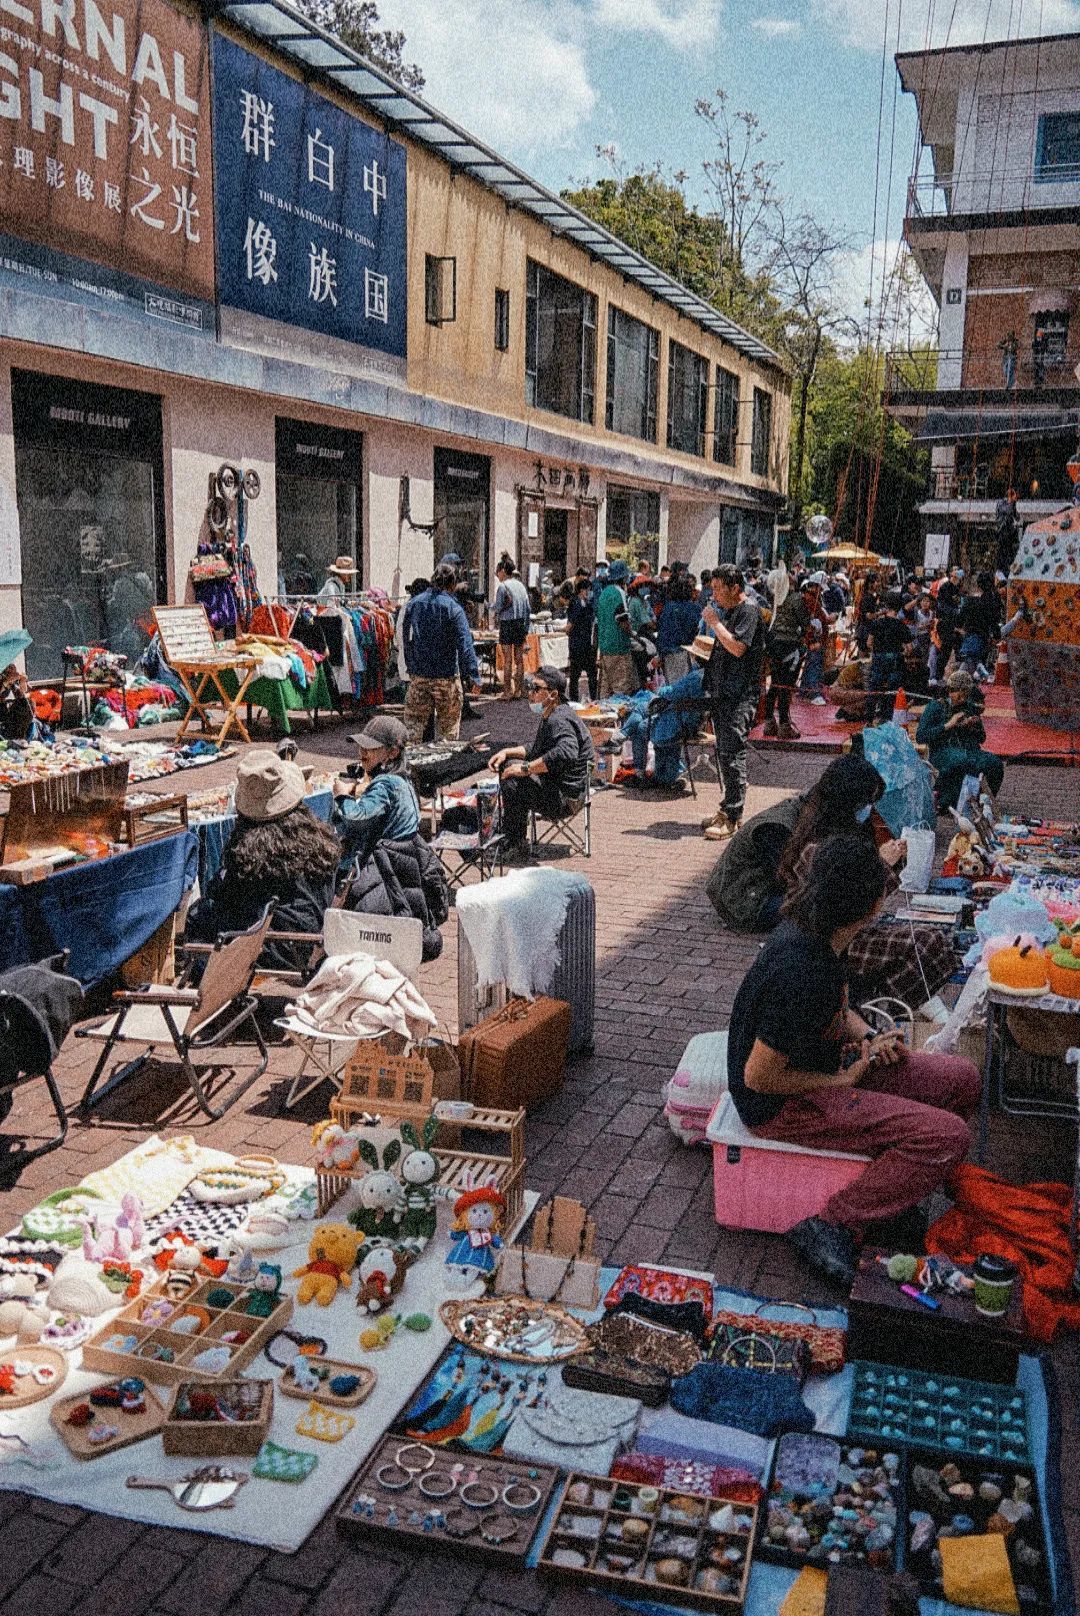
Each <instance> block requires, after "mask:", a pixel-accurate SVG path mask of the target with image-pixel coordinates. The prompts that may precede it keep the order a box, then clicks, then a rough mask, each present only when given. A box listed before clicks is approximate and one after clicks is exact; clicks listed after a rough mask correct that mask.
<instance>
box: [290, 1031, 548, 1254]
mask: <svg viewBox="0 0 1080 1616" xmlns="http://www.w3.org/2000/svg"><path fill="white" fill-rule="evenodd" d="M424 1064H425V1065H426V1064H427V1063H426V1062H425V1063H424ZM428 1070H429V1073H430V1067H429V1068H428ZM375 1103H376V1105H378V1102H377V1101H376V1102H375ZM369 1110H370V1106H369V1104H367V1103H361V1102H360V1101H359V1100H357V1099H352V1098H347V1099H343V1098H341V1097H339V1098H337V1099H335V1100H333V1101H331V1105H330V1114H331V1116H332V1117H333V1119H334V1121H335V1122H337V1123H340V1125H341V1127H343V1128H346V1129H347V1128H350V1127H352V1126H353V1124H354V1123H358V1122H360V1121H361V1119H362V1117H363V1115H364V1113H365V1112H367V1111H369ZM426 1115H427V1113H425V1116H426ZM394 1120H395V1121H396V1120H399V1119H397V1118H395V1119H394ZM400 1120H404V1119H400ZM422 1125H423V1119H421V1122H420V1126H422ZM451 1126H452V1127H453V1129H454V1130H455V1133H460V1134H464V1135H466V1136H467V1135H468V1134H470V1133H478V1134H491V1135H499V1134H502V1135H504V1136H505V1138H506V1147H505V1148H506V1152H507V1153H506V1154H505V1155H504V1154H500V1153H496V1152H492V1153H488V1152H486V1151H482V1150H477V1149H475V1148H473V1147H472V1146H468V1147H467V1146H465V1145H464V1144H461V1143H460V1142H459V1143H458V1144H456V1146H455V1147H454V1148H453V1149H446V1148H442V1147H439V1146H436V1148H435V1150H434V1151H433V1152H432V1154H433V1155H434V1156H435V1158H436V1159H437V1161H438V1163H439V1178H438V1182H437V1185H436V1188H437V1190H438V1191H439V1193H440V1194H442V1195H444V1196H447V1197H449V1198H450V1199H452V1200H453V1199H456V1198H457V1196H459V1195H461V1194H463V1193H464V1191H465V1190H467V1189H470V1188H472V1187H474V1186H475V1185H476V1184H478V1183H488V1184H494V1185H495V1188H496V1189H498V1190H500V1191H501V1192H502V1194H503V1195H504V1196H505V1197H506V1220H505V1227H506V1228H507V1229H513V1228H514V1227H515V1226H516V1224H517V1223H518V1222H519V1221H520V1219H521V1214H522V1212H523V1210H524V1207H525V1112H524V1111H522V1110H517V1111H494V1110H487V1109H484V1108H481V1107H480V1106H476V1107H475V1108H474V1110H473V1113H472V1115H471V1116H469V1117H463V1118H461V1119H460V1121H455V1122H454V1123H452V1124H451ZM441 1127H442V1125H441V1124H440V1132H441ZM366 1174H367V1168H364V1169H363V1170H362V1171H359V1170H357V1169H353V1170H352V1171H350V1172H348V1173H342V1172H334V1171H331V1170H327V1169H325V1168H322V1167H318V1166H316V1168H315V1177H316V1182H317V1184H318V1187H319V1216H320V1217H325V1216H326V1214H327V1213H328V1212H329V1210H330V1208H331V1207H332V1206H333V1204H334V1202H335V1201H336V1200H337V1199H338V1197H339V1196H341V1195H344V1193H345V1191H346V1190H347V1189H348V1187H349V1185H350V1184H351V1183H352V1182H353V1181H354V1180H356V1179H361V1178H364V1177H365V1176H366Z"/></svg>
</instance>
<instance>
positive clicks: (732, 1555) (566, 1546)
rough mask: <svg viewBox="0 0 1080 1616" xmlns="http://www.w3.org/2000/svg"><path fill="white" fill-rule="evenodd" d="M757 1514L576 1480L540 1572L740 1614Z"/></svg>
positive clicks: (742, 1507) (696, 1498) (624, 1594)
mask: <svg viewBox="0 0 1080 1616" xmlns="http://www.w3.org/2000/svg"><path fill="white" fill-rule="evenodd" d="M756 1527H757V1509H756V1507H755V1506H754V1505H752V1504H742V1503H736V1502H734V1501H733V1500H731V1499H726V1498H722V1497H719V1498H704V1497H702V1496H701V1495H700V1494H697V1493H677V1492H675V1491H673V1490H672V1489H671V1488H667V1487H653V1486H649V1485H647V1484H645V1483H642V1482H635V1481H616V1480H614V1479H613V1478H612V1477H609V1476H587V1475H580V1474H571V1476H570V1477H569V1480H568V1482H567V1485H566V1490H565V1491H564V1492H563V1495H562V1497H561V1498H560V1500H559V1504H558V1508H557V1509H556V1511H555V1513H554V1515H553V1517H552V1521H551V1526H550V1527H549V1529H548V1533H547V1537H546V1538H545V1540H544V1545H543V1547H542V1549H541V1551H540V1559H539V1562H538V1568H539V1570H540V1571H541V1572H542V1573H544V1574H546V1575H547V1576H551V1577H567V1578H570V1579H572V1580H574V1581H577V1582H585V1583H589V1584H592V1585H595V1586H596V1587H599V1588H603V1589H605V1590H607V1591H609V1592H614V1593H616V1594H617V1595H619V1596H620V1597H621V1598H623V1599H630V1600H648V1601H650V1602H651V1603H653V1604H662V1605H675V1606H677V1607H679V1608H682V1607H684V1606H686V1605H693V1606H696V1607H697V1608H698V1609H701V1610H715V1611H730V1612H735V1611H740V1610H742V1607H743V1602H744V1600H745V1598H746V1588H747V1583H748V1581H749V1577H750V1564H751V1558H752V1553H753V1544H754V1533H755V1530H756Z"/></svg>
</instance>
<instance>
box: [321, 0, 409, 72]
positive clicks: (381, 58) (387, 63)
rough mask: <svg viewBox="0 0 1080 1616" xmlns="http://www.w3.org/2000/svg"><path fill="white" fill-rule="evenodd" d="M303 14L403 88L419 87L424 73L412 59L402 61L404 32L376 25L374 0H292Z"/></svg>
mask: <svg viewBox="0 0 1080 1616" xmlns="http://www.w3.org/2000/svg"><path fill="white" fill-rule="evenodd" d="M296 3H297V7H298V9H299V10H300V11H302V12H303V13H304V15H305V16H306V17H310V18H311V20H312V22H313V23H316V24H317V25H318V26H319V27H320V28H325V29H326V32H327V33H328V34H333V36H334V38H335V39H340V40H341V43H342V44H343V45H348V46H349V48H350V49H351V50H354V51H356V52H357V53H358V55H360V56H366V57H367V59H368V61H369V62H374V64H375V66H376V67H381V68H382V70H383V72H384V73H389V75H390V77H391V78H392V79H396V81H397V82H398V84H403V85H404V86H405V88H406V89H407V90H422V89H423V88H424V75H423V73H422V72H421V70H420V68H419V67H417V65H416V63H415V62H406V61H405V59H404V53H405V35H404V33H403V32H402V30H401V29H400V28H380V27H379V8H378V6H377V5H376V4H375V0H296Z"/></svg>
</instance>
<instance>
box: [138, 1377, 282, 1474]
mask: <svg viewBox="0 0 1080 1616" xmlns="http://www.w3.org/2000/svg"><path fill="white" fill-rule="evenodd" d="M233 1384H235V1381H234V1380H233V1379H232V1378H231V1377H230V1380H228V1381H226V1382H224V1383H223V1385H222V1386H221V1388H220V1390H221V1391H224V1390H225V1389H226V1388H227V1387H228V1386H230V1385H233ZM243 1384H244V1385H245V1387H248V1386H258V1387H261V1390H262V1395H261V1399H260V1403H259V1411H258V1414H257V1415H256V1417H255V1418H254V1419H252V1420H194V1419H189V1420H182V1419H177V1417H176V1405H177V1402H178V1401H179V1399H180V1397H181V1396H183V1395H184V1393H185V1391H186V1390H189V1389H190V1388H192V1387H199V1388H200V1389H201V1388H203V1387H204V1386H205V1385H206V1382H205V1381H202V1380H184V1381H181V1383H180V1384H179V1385H178V1386H177V1388H176V1390H175V1391H174V1392H173V1395H172V1402H171V1403H170V1404H169V1412H168V1414H167V1415H166V1417H165V1423H164V1425H163V1426H162V1428H161V1442H162V1446H163V1448H164V1450H165V1452H166V1453H168V1454H170V1455H172V1457H174V1458H183V1459H222V1458H224V1457H226V1455H228V1454H245V1455H247V1456H248V1457H249V1458H254V1457H255V1455H256V1454H257V1453H258V1451H259V1449H260V1448H261V1447H262V1445H263V1443H264V1442H265V1441H266V1439H267V1437H268V1436H269V1434H270V1421H271V1420H272V1419H273V1417H274V1383H273V1381H271V1380H250V1381H245V1382H244V1383H243Z"/></svg>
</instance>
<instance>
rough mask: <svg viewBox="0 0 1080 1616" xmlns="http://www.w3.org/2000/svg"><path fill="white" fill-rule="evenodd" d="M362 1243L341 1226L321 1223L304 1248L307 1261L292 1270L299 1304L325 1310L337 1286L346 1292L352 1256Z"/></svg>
mask: <svg viewBox="0 0 1080 1616" xmlns="http://www.w3.org/2000/svg"><path fill="white" fill-rule="evenodd" d="M363 1243H364V1236H363V1235H362V1234H357V1232H356V1231H355V1230H354V1229H350V1228H349V1227H348V1226H347V1225H346V1224H344V1223H321V1224H320V1225H319V1227H318V1228H317V1229H316V1230H315V1233H314V1234H313V1235H312V1237H311V1241H310V1243H309V1245H308V1260H307V1262H306V1263H305V1264H304V1266H303V1268H296V1269H294V1270H293V1278H294V1279H298V1280H299V1281H300V1289H299V1290H298V1291H297V1293H296V1300H297V1301H298V1302H299V1303H300V1305H301V1306H303V1305H304V1304H305V1303H306V1302H311V1301H315V1302H318V1304H319V1306H320V1307H329V1306H330V1303H331V1302H332V1301H333V1300H334V1297H335V1296H336V1295H337V1293H338V1287H339V1286H341V1287H343V1288H344V1289H345V1290H348V1288H349V1286H350V1285H351V1284H352V1269H353V1267H354V1265H355V1263H356V1254H357V1252H358V1251H359V1250H360V1247H361V1246H362V1245H363Z"/></svg>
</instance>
